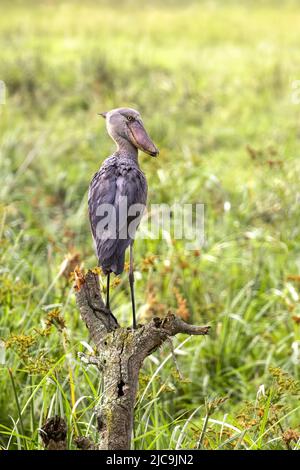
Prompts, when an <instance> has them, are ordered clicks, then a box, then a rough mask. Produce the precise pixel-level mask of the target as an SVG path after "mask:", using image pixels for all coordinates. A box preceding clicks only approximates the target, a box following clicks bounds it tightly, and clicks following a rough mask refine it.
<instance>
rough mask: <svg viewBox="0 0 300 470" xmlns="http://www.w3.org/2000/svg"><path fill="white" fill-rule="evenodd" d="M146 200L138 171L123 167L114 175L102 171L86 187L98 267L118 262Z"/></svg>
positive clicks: (144, 185) (134, 168)
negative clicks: (87, 187) (88, 186)
mask: <svg viewBox="0 0 300 470" xmlns="http://www.w3.org/2000/svg"><path fill="white" fill-rule="evenodd" d="M146 200H147V183H146V179H145V177H144V174H143V173H142V172H141V171H140V170H139V169H138V168H136V167H126V166H125V167H124V168H121V171H118V172H117V171H115V169H112V170H111V169H110V168H106V169H105V171H102V170H101V169H100V171H99V172H98V173H96V175H95V176H94V178H93V180H92V182H91V184H90V190H89V202H88V204H89V215H90V223H91V228H92V233H93V237H94V240H95V245H96V250H97V255H98V259H99V262H100V264H101V265H104V266H105V265H106V266H108V265H109V264H111V263H113V262H115V259H121V258H122V256H123V255H124V252H125V250H126V248H127V247H128V245H129V244H130V242H131V241H132V239H133V238H134V235H135V231H136V229H137V227H138V225H139V222H140V219H141V216H142V213H143V209H144V207H145V204H146ZM104 204H105V205H106V204H107V205H108V206H107V207H106V206H103V205H104ZM136 204H139V205H140V206H135V205H136ZM106 208H107V212H106ZM128 229H129V230H128Z"/></svg>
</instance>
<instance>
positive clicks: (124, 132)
mask: <svg viewBox="0 0 300 470" xmlns="http://www.w3.org/2000/svg"><path fill="white" fill-rule="evenodd" d="M100 115H101V116H102V117H104V118H105V120H106V128H107V132H108V134H109V135H110V136H111V138H112V139H113V140H114V141H116V142H118V141H120V139H125V140H127V141H129V142H130V143H131V144H132V145H133V146H134V147H136V148H137V149H140V150H142V152H145V153H147V154H148V155H151V156H152V157H157V155H158V154H159V151H158V148H157V147H156V146H155V145H154V143H153V142H152V140H151V139H150V137H149V136H148V134H147V132H146V129H145V127H144V124H143V121H142V118H141V115H140V113H139V112H138V111H136V110H135V109H131V108H117V109H112V110H111V111H108V112H106V113H100Z"/></svg>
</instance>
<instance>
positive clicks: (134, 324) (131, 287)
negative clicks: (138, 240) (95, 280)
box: [129, 243, 136, 330]
mask: <svg viewBox="0 0 300 470" xmlns="http://www.w3.org/2000/svg"><path fill="white" fill-rule="evenodd" d="M129 285H130V294H131V305H132V317H133V323H132V328H133V329H134V330H136V319H135V300H134V275H133V246H132V243H130V261H129Z"/></svg>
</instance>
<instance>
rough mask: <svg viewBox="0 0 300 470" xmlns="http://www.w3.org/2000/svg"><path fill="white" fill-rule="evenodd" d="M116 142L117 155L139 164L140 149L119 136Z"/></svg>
mask: <svg viewBox="0 0 300 470" xmlns="http://www.w3.org/2000/svg"><path fill="white" fill-rule="evenodd" d="M114 141H115V142H116V145H117V153H118V154H119V155H120V156H121V157H122V156H124V157H126V158H130V159H132V160H134V161H135V162H136V163H137V162H138V149H137V148H136V147H135V146H134V145H133V144H132V143H131V142H129V141H128V140H127V139H124V138H123V137H120V136H117V137H116V138H115V139H114Z"/></svg>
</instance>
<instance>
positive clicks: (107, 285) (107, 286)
mask: <svg viewBox="0 0 300 470" xmlns="http://www.w3.org/2000/svg"><path fill="white" fill-rule="evenodd" d="M109 278H110V273H108V274H107V284H106V308H107V309H108V310H110V306H109Z"/></svg>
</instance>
